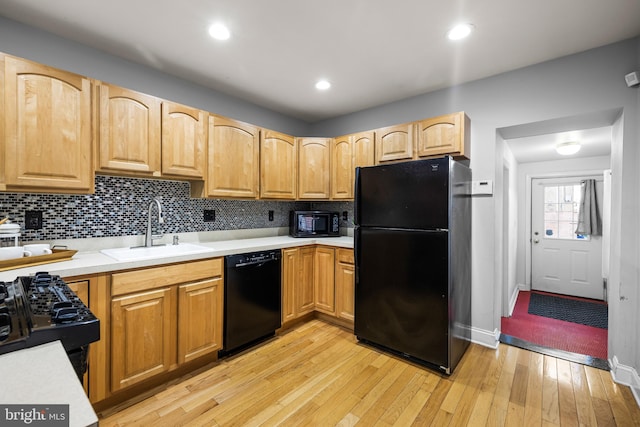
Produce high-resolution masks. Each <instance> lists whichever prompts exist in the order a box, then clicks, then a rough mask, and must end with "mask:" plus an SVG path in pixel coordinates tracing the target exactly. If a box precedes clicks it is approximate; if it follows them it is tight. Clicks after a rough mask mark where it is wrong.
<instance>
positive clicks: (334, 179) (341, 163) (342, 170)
mask: <svg viewBox="0 0 640 427" xmlns="http://www.w3.org/2000/svg"><path fill="white" fill-rule="evenodd" d="M353 172H354V169H353V140H352V138H351V137H349V136H348V135H347V136H342V137H339V138H334V139H333V140H332V141H331V182H330V186H329V187H330V188H331V198H332V199H334V200H338V199H353V185H354V178H353V177H354V173H353Z"/></svg>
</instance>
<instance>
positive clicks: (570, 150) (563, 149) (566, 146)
mask: <svg viewBox="0 0 640 427" xmlns="http://www.w3.org/2000/svg"><path fill="white" fill-rule="evenodd" d="M556 151H557V152H558V154H560V155H562V156H570V155H572V154H576V153H577V152H578V151H580V143H579V142H578V141H567V142H560V143H558V144H556Z"/></svg>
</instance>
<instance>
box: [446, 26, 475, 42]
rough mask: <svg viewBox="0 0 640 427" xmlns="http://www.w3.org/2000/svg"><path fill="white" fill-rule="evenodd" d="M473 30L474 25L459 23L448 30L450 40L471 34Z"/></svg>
mask: <svg viewBox="0 0 640 427" xmlns="http://www.w3.org/2000/svg"><path fill="white" fill-rule="evenodd" d="M471 31H473V25H471V24H459V25H456V26H455V27H453V28H452V29H450V30H449V31H448V32H447V37H448V38H449V40H460V39H463V38H465V37H467V36H468V35H469V34H471Z"/></svg>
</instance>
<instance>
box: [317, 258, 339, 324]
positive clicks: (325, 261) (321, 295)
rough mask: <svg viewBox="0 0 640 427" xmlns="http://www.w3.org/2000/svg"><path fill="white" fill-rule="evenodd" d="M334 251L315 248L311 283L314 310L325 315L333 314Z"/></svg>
mask: <svg viewBox="0 0 640 427" xmlns="http://www.w3.org/2000/svg"><path fill="white" fill-rule="evenodd" d="M334 259H335V255H334V249H333V248H325V247H317V248H316V254H315V260H314V261H315V264H314V273H313V282H314V288H315V289H314V290H315V302H316V304H315V306H316V310H318V311H321V312H323V313H327V314H335V311H336V310H335V278H334V269H335V264H334Z"/></svg>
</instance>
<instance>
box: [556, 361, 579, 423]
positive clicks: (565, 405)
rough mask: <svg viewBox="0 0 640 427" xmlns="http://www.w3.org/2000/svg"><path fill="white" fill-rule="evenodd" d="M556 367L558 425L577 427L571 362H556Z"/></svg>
mask: <svg viewBox="0 0 640 427" xmlns="http://www.w3.org/2000/svg"><path fill="white" fill-rule="evenodd" d="M556 365H557V367H558V403H559V406H558V407H559V409H560V425H562V426H568V427H574V426H576V427H577V426H578V425H579V423H578V411H577V409H576V399H575V395H574V393H573V384H572V382H571V362H568V361H566V360H561V359H559V360H557V362H556Z"/></svg>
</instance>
